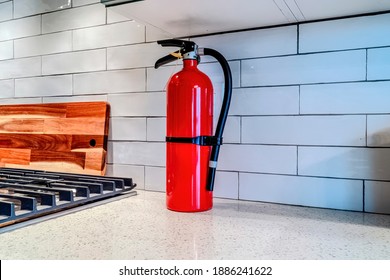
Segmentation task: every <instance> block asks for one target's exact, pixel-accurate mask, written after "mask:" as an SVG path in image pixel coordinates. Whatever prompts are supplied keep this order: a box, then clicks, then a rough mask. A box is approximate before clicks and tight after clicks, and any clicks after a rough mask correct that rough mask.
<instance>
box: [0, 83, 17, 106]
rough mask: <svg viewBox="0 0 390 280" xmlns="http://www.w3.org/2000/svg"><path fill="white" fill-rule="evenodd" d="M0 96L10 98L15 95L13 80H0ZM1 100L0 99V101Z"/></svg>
mask: <svg viewBox="0 0 390 280" xmlns="http://www.w3.org/2000/svg"><path fill="white" fill-rule="evenodd" d="M0 93H1V94H0V98H11V97H14V96H15V83H14V80H1V81H0ZM0 102H1V101H0Z"/></svg>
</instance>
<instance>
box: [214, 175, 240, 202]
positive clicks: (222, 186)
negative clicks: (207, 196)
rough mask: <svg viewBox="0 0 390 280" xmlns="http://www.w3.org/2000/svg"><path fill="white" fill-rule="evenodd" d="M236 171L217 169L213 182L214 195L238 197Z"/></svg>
mask: <svg viewBox="0 0 390 280" xmlns="http://www.w3.org/2000/svg"><path fill="white" fill-rule="evenodd" d="M238 177H239V175H238V172H223V171H217V173H216V175H215V182H214V193H213V195H214V197H222V198H231V199H238V192H239V189H238Z"/></svg>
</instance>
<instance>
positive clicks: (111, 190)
mask: <svg viewBox="0 0 390 280" xmlns="http://www.w3.org/2000/svg"><path fill="white" fill-rule="evenodd" d="M135 186H136V184H134V183H133V180H132V179H131V178H120V177H106V176H91V175H83V174H74V173H56V172H47V171H39V170H26V169H13V168H0V233H1V232H3V231H5V229H6V228H8V227H10V226H14V225H15V224H19V223H25V222H30V223H31V221H32V220H34V219H39V218H41V217H48V216H50V215H53V214H55V213H59V212H63V211H68V210H70V209H71V210H72V211H74V210H75V209H76V210H77V209H82V208H85V206H86V205H89V207H90V206H91V205H95V204H97V203H102V202H104V203H105V202H106V201H107V200H108V199H112V198H113V197H119V196H123V195H126V194H127V195H134V194H136V193H135V192H134V191H132V190H133V189H134V187H135Z"/></svg>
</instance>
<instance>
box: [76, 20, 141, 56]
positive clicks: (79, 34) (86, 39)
mask: <svg viewBox="0 0 390 280" xmlns="http://www.w3.org/2000/svg"><path fill="white" fill-rule="evenodd" d="M142 42H145V26H144V25H141V24H139V23H137V22H134V21H127V22H121V23H115V24H110V25H103V26H97V27H89V28H83V29H78V30H75V31H73V49H74V50H85V49H96V48H102V47H111V46H120V45H127V44H135V43H142Z"/></svg>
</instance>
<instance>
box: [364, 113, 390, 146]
mask: <svg viewBox="0 0 390 280" xmlns="http://www.w3.org/2000/svg"><path fill="white" fill-rule="evenodd" d="M367 145H368V146H372V147H390V115H372V116H367Z"/></svg>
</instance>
